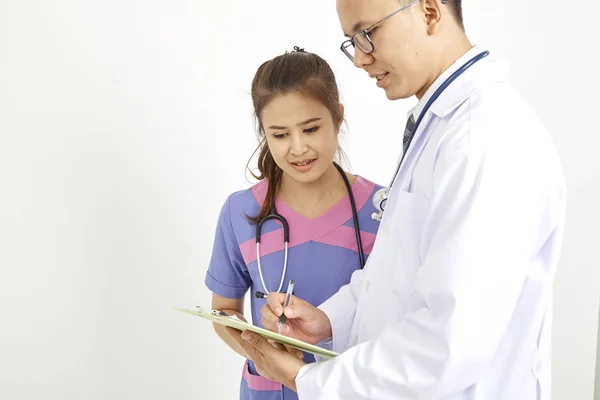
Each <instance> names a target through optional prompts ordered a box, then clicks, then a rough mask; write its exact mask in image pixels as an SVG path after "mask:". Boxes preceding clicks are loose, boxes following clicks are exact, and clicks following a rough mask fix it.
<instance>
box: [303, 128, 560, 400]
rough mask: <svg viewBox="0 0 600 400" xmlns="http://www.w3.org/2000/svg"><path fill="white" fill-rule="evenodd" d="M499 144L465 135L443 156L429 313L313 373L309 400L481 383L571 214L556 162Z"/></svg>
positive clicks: (416, 394)
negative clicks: (535, 263)
mask: <svg viewBox="0 0 600 400" xmlns="http://www.w3.org/2000/svg"><path fill="white" fill-rule="evenodd" d="M517 140H518V139H517ZM495 145H496V144H495V143H494V145H492V144H489V143H488V144H481V143H477V142H476V141H475V140H473V138H471V137H469V136H468V135H464V136H463V137H459V138H457V139H455V140H454V142H453V143H448V144H446V145H445V148H443V149H441V150H440V153H439V155H438V159H437V160H436V167H435V171H434V175H433V188H434V190H433V196H432V199H431V208H430V214H429V215H430V218H429V219H428V220H427V221H426V222H425V229H424V231H425V232H427V238H428V242H427V243H426V246H425V248H426V256H425V259H424V261H423V265H422V266H421V268H420V269H419V271H418V275H417V278H416V291H417V292H418V295H420V297H421V298H422V299H423V300H424V303H425V306H424V307H422V308H420V309H418V310H416V311H415V312H413V313H410V314H408V315H404V316H403V318H402V319H401V320H399V321H396V322H394V323H391V324H389V325H388V326H387V327H386V328H385V329H384V331H383V332H382V333H381V335H380V336H379V337H378V338H377V339H375V340H372V341H368V342H364V343H362V344H360V345H358V346H355V347H352V348H350V349H349V350H347V351H346V352H345V353H343V354H341V355H340V356H338V357H336V358H335V359H332V360H330V361H327V362H323V363H316V364H312V365H307V366H304V367H303V368H302V369H301V370H300V371H299V374H298V377H297V379H296V384H297V389H298V394H299V396H300V398H301V399H317V400H318V399H331V398H335V399H353V400H355V399H372V398H377V399H380V400H385V399H392V398H393V399H398V398H402V399H413V398H414V399H417V398H419V399H421V398H430V399H437V398H447V397H451V396H452V395H456V394H457V393H460V392H461V391H463V390H464V389H465V388H467V387H469V386H470V385H472V384H473V383H474V382H476V381H477V380H478V379H479V377H480V374H481V373H482V371H483V370H484V368H485V366H486V365H487V364H488V363H489V362H490V360H491V359H492V357H493V355H494V353H495V351H496V349H497V348H498V345H499V343H500V341H501V339H502V337H503V334H504V332H505V331H506V329H507V326H508V324H509V321H510V320H511V317H512V314H513V310H514V307H515V304H516V303H517V300H518V298H519V296H520V294H521V289H522V287H523V283H524V281H525V279H526V275H527V273H528V272H529V271H528V270H527V266H528V264H529V263H530V262H531V260H532V259H533V258H534V257H535V256H536V254H537V252H538V251H539V249H540V248H541V247H542V246H543V245H544V242H545V240H546V239H547V238H548V237H550V236H551V235H552V233H553V232H554V230H555V228H556V226H557V224H559V223H560V216H561V215H562V207H563V204H562V200H563V198H562V186H561V185H560V183H559V179H557V178H555V176H556V175H554V174H553V173H554V172H555V170H554V169H551V170H547V169H548V166H551V167H553V166H554V164H553V160H552V161H551V162H547V161H548V160H545V159H542V157H543V156H542V155H540V154H537V155H536V156H537V157H538V158H537V159H536V160H535V161H533V160H531V154H524V153H527V152H528V150H524V149H517V150H514V149H510V146H509V145H500V146H495ZM478 146H481V148H478ZM517 147H518V146H517ZM507 149H510V151H507ZM527 149H531V146H529V147H527ZM541 154H546V153H544V152H542V153H541ZM396 223H400V224H401V223H403V221H396ZM390 251H392V250H391V249H390ZM337 307H339V308H341V307H343V304H339V305H337ZM351 312H352V313H354V308H353V309H352V310H351Z"/></svg>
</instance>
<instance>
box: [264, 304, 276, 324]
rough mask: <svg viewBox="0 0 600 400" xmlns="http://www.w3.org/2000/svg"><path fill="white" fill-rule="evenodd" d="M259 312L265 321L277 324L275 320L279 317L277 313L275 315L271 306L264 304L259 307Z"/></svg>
mask: <svg viewBox="0 0 600 400" xmlns="http://www.w3.org/2000/svg"><path fill="white" fill-rule="evenodd" d="M260 314H261V315H262V318H263V319H264V320H265V321H267V322H269V323H271V324H277V321H279V317H278V316H277V315H275V313H274V312H273V310H272V309H271V306H270V305H268V304H265V305H264V306H262V308H261V309H260ZM263 325H264V324H263Z"/></svg>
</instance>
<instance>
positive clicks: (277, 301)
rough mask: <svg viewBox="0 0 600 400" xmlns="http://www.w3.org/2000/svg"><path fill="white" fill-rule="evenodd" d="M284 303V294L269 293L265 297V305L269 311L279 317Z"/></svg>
mask: <svg viewBox="0 0 600 400" xmlns="http://www.w3.org/2000/svg"><path fill="white" fill-rule="evenodd" d="M284 303H285V293H279V292H271V293H269V294H268V295H267V304H268V305H269V308H271V311H272V312H273V313H274V314H275V315H276V316H277V317H279V316H280V315H281V313H282V312H283V304H284Z"/></svg>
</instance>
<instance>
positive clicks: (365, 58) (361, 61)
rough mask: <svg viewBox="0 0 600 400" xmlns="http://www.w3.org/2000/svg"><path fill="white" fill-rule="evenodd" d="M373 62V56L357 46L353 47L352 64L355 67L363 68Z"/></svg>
mask: <svg viewBox="0 0 600 400" xmlns="http://www.w3.org/2000/svg"><path fill="white" fill-rule="evenodd" d="M372 63H373V56H372V55H371V54H365V53H363V51H362V50H361V49H359V48H358V46H355V47H354V66H355V67H357V68H364V67H365V66H366V65H371V64H372Z"/></svg>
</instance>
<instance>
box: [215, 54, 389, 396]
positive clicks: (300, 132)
mask: <svg viewBox="0 0 600 400" xmlns="http://www.w3.org/2000/svg"><path fill="white" fill-rule="evenodd" d="M296 49H297V48H296ZM251 94H252V101H253V106H254V112H255V116H256V119H257V122H258V134H259V138H260V139H261V140H260V146H259V151H260V153H259V157H258V170H259V172H260V174H259V175H258V176H256V175H255V177H256V178H257V179H258V180H259V182H258V183H257V184H255V185H254V186H252V187H251V188H249V189H246V190H241V191H237V192H235V193H232V194H231V195H229V196H228V198H227V199H226V201H225V203H224V205H223V207H222V209H221V212H220V215H219V220H218V223H217V228H216V235H215V240H214V248H213V253H212V258H211V261H210V265H209V268H208V271H207V274H206V278H205V284H206V285H207V287H208V288H209V289H210V290H211V291H212V292H213V301H212V308H213V309H218V310H222V311H224V312H226V313H227V314H230V315H231V314H237V315H239V316H243V312H244V296H245V295H246V293H247V292H248V291H249V290H250V291H251V292H252V294H253V295H252V297H251V318H252V323H253V324H255V325H258V326H261V327H262V323H261V320H260V319H261V318H260V316H261V314H260V309H261V307H262V306H263V305H264V304H265V301H266V300H265V299H262V298H257V297H255V296H254V293H256V292H262V293H265V294H266V293H268V292H271V291H277V290H278V289H279V287H280V282H281V280H282V273H283V266H284V253H285V251H284V250H285V249H284V241H283V227H282V225H281V224H280V223H279V222H276V221H274V220H268V221H266V222H265V223H264V224H263V225H262V229H261V234H262V236H261V241H260V266H261V270H262V278H263V279H264V283H265V285H266V288H265V287H263V283H262V280H261V276H260V274H259V270H258V262H257V257H258V255H257V247H256V224H257V223H258V222H259V221H262V220H263V218H264V217H266V216H267V215H269V214H270V213H271V211H272V208H271V206H272V204H275V208H276V210H277V212H278V213H279V214H280V215H281V216H283V217H284V218H285V219H286V220H287V222H288V225H289V247H288V259H287V269H286V272H285V276H284V281H283V285H282V287H281V291H282V292H283V291H285V290H286V289H287V286H288V283H289V281H290V280H294V282H295V287H294V294H295V295H296V296H298V297H300V298H302V299H305V300H306V301H308V302H310V303H311V304H313V305H314V306H318V305H319V304H321V303H322V302H324V301H325V300H326V299H327V298H329V297H330V296H332V295H333V294H335V293H336V292H337V291H338V289H339V288H340V287H341V286H343V285H345V284H347V283H348V282H349V281H350V278H351V275H352V273H353V272H354V271H355V270H357V269H360V268H361V264H360V259H359V253H358V246H357V242H356V233H355V230H354V223H353V218H352V208H351V205H350V201H349V195H348V190H347V188H346V184H345V183H344V180H343V177H342V175H341V174H340V171H338V170H337V169H336V166H335V165H334V162H335V160H337V159H338V158H339V155H340V154H339V151H340V149H339V144H338V134H339V130H340V126H341V124H342V122H343V117H344V109H343V106H342V105H341V104H340V102H339V93H338V88H337V83H336V79H335V76H334V74H333V72H332V70H331V68H330V66H329V65H328V64H327V62H326V61H325V60H323V59H322V58H321V57H319V56H317V55H316V54H312V53H308V52H305V51H304V50H302V49H297V51H293V52H289V53H288V52H286V53H285V54H283V55H280V56H278V57H275V58H274V59H272V60H269V61H267V62H265V63H264V64H263V65H261V66H260V68H259V69H258V71H257V72H256V75H255V77H254V79H253V82H252V93H251ZM344 173H345V174H346V176H347V178H348V180H349V182H350V184H351V187H352V191H353V194H354V199H355V202H356V208H357V216H358V221H359V227H360V231H361V232H360V233H361V240H362V245H363V250H364V255H365V258H367V257H368V254H369V253H370V252H371V249H372V247H373V242H374V240H375V235H376V233H377V229H378V226H379V223H378V222H376V221H374V220H373V219H372V218H371V215H372V214H373V213H374V212H375V211H376V210H375V208H374V207H373V202H372V197H373V195H374V193H375V192H376V191H377V190H378V189H380V186H379V185H376V184H375V183H373V182H371V181H369V180H367V179H365V178H363V177H361V176H357V175H353V174H350V173H348V172H345V171H344ZM267 291H268V292H267ZM215 329H216V331H217V333H218V334H219V336H220V337H221V338H222V339H223V340H224V341H225V342H226V343H227V344H228V345H229V346H231V347H232V349H233V350H235V351H236V352H238V353H239V354H241V355H242V356H243V357H245V358H246V359H247V360H246V362H245V364H244V367H243V371H242V380H241V385H240V398H241V399H260V400H271V399H285V400H290V399H297V398H298V397H297V395H296V393H295V392H293V391H292V390H290V389H288V388H287V387H284V386H282V385H281V384H280V383H278V382H272V381H270V380H268V379H266V378H264V377H262V376H260V375H259V374H258V373H257V372H256V369H255V367H254V364H253V363H252V361H251V360H248V355H247V354H246V353H245V352H244V350H243V349H242V348H241V347H240V346H239V345H238V344H237V343H236V342H235V340H233V339H232V338H231V337H230V336H229V335H228V334H227V332H226V331H225V327H224V326H221V325H217V324H215ZM304 360H305V361H306V362H312V361H314V356H313V355H311V354H308V353H305V354H304Z"/></svg>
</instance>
